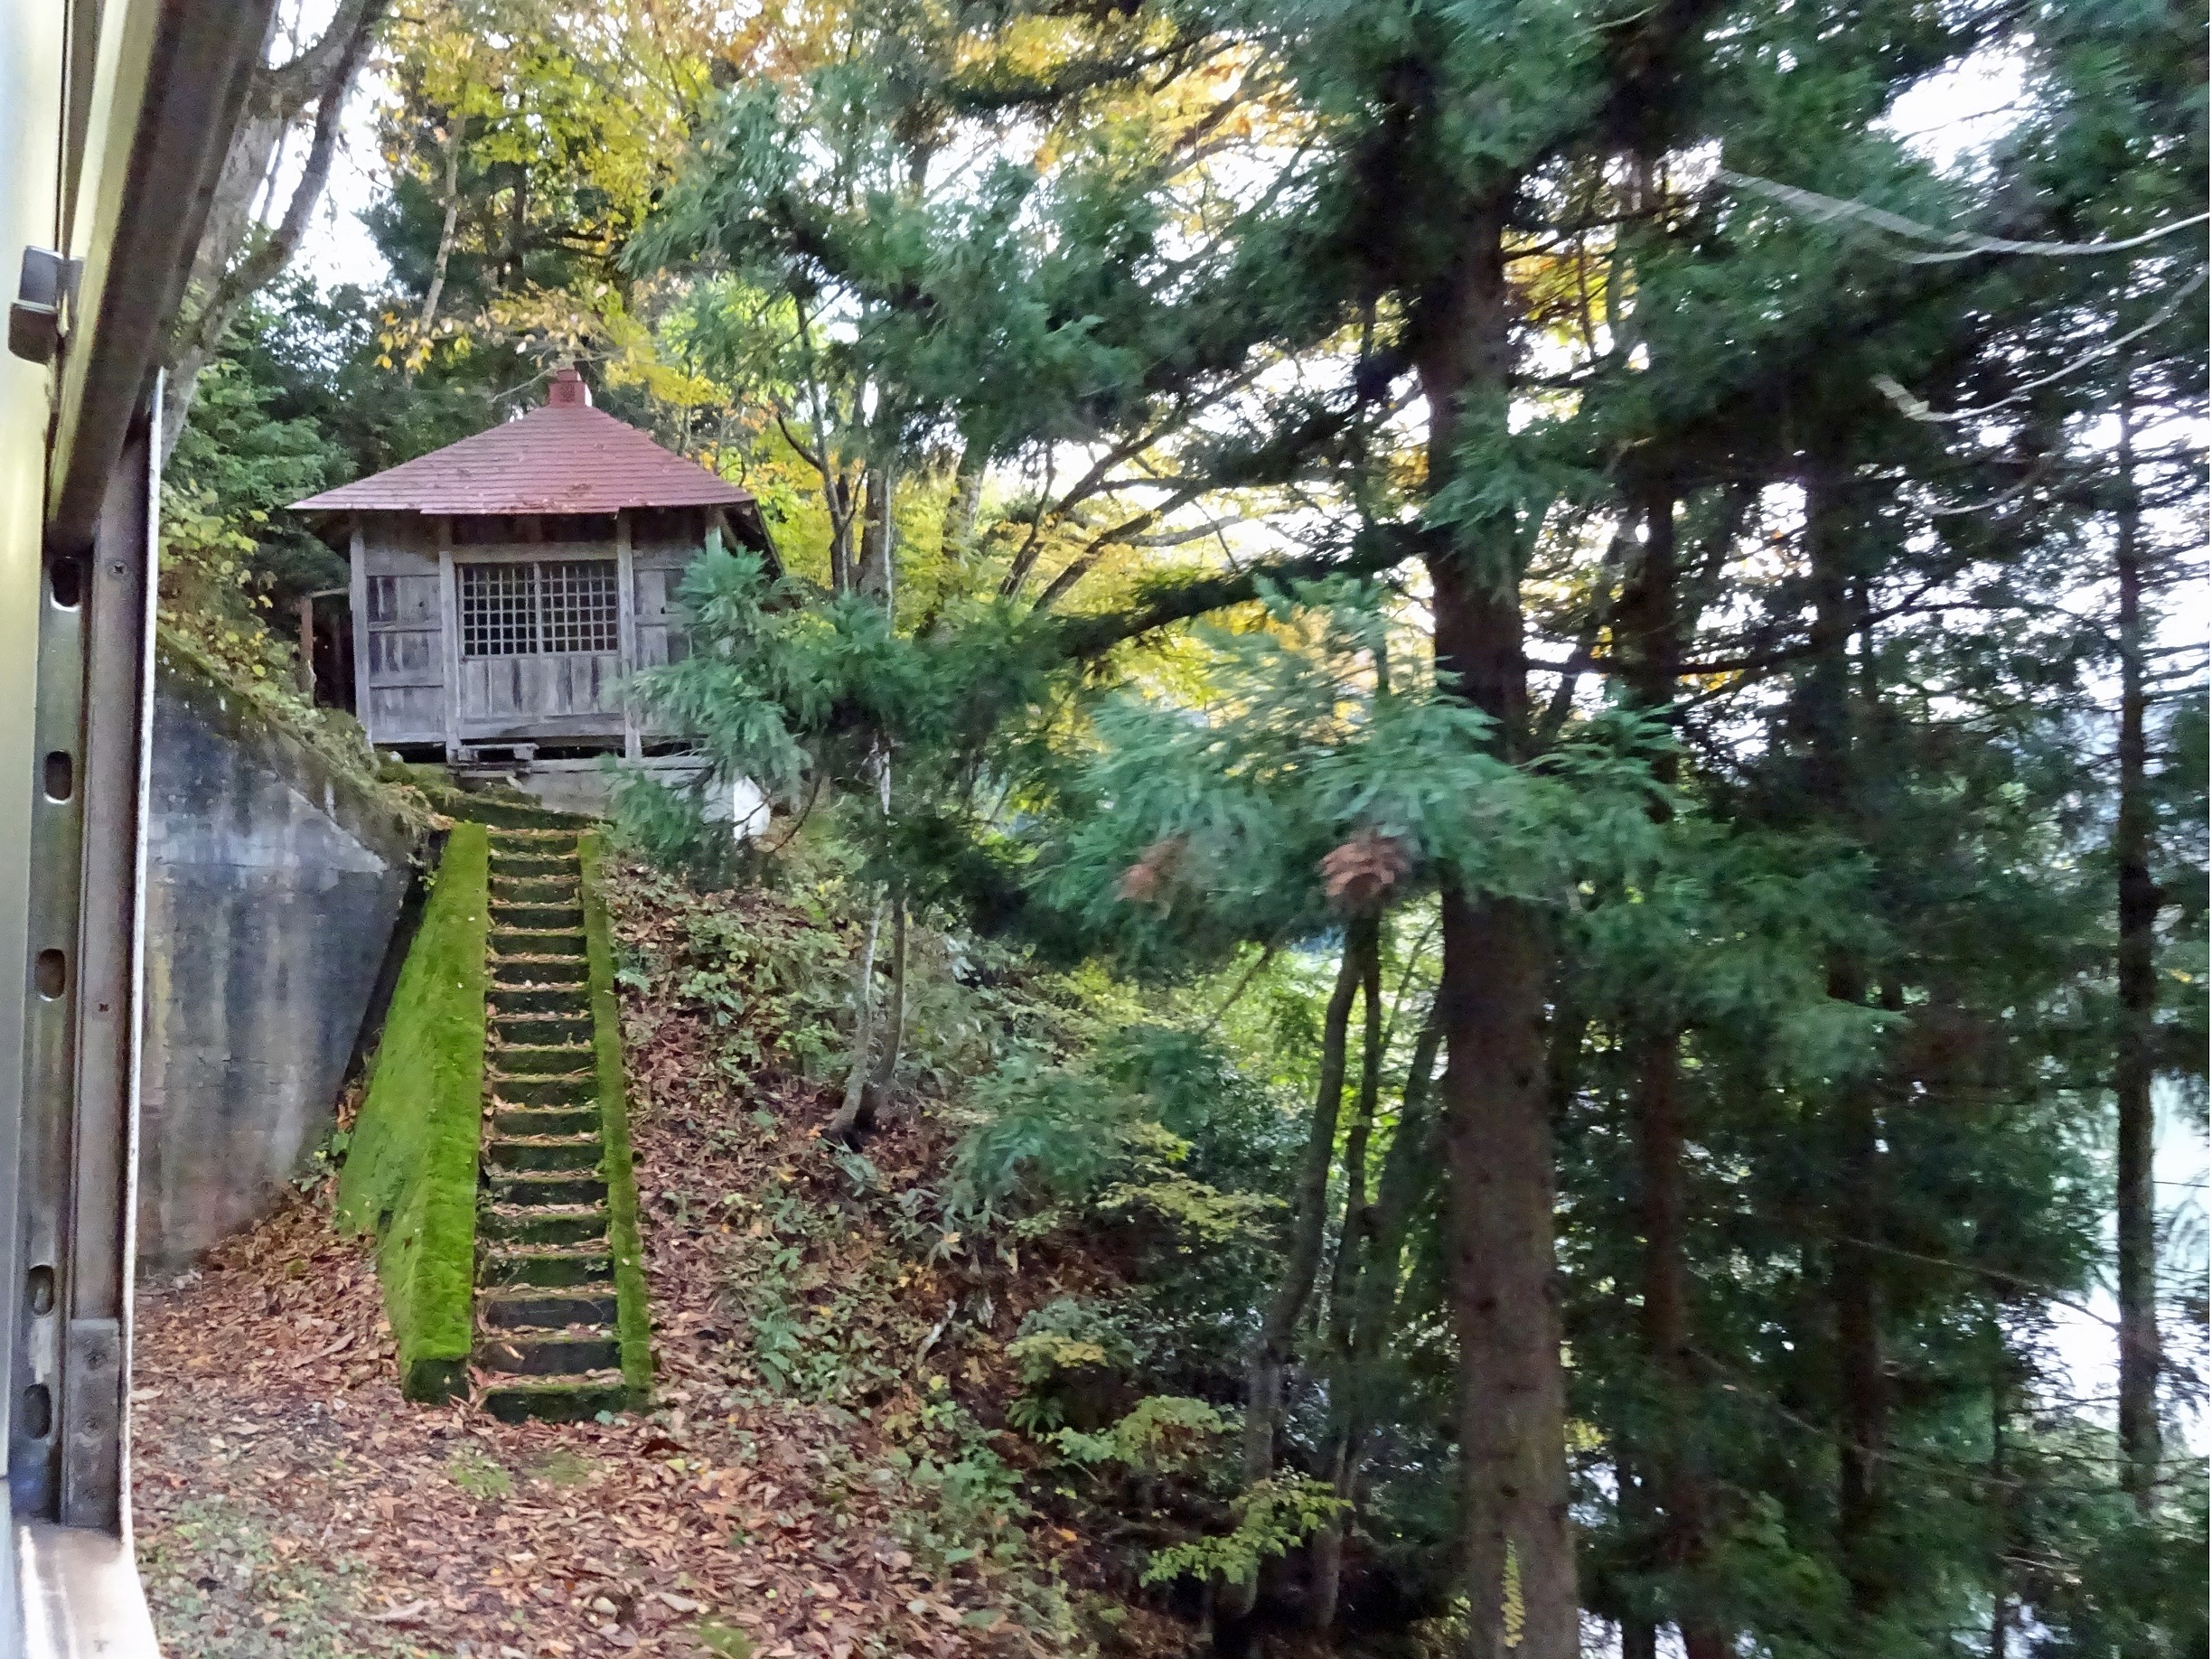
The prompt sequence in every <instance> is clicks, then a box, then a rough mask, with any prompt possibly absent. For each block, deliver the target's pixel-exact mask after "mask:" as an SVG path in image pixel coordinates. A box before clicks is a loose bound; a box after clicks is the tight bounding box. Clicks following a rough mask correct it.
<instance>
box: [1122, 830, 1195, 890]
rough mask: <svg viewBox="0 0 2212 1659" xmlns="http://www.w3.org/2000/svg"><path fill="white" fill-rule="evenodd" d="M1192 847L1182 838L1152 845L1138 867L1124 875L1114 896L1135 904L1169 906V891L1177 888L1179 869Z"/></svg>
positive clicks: (1173, 836)
mask: <svg viewBox="0 0 2212 1659" xmlns="http://www.w3.org/2000/svg"><path fill="white" fill-rule="evenodd" d="M1189 844H1190V838H1189V837H1188V836H1181V835H1171V836H1167V837H1166V838H1164V839H1160V840H1158V841H1155V842H1153V843H1152V845H1151V846H1149V847H1148V848H1145V849H1144V855H1143V856H1142V857H1141V858H1139V859H1138V860H1137V862H1136V863H1134V864H1132V865H1130V866H1129V868H1128V869H1126V870H1124V871H1122V872H1121V880H1120V885H1119V886H1116V887H1115V888H1114V892H1115V894H1116V895H1118V896H1120V897H1121V898H1125V899H1127V900H1129V903H1130V904H1164V903H1166V902H1167V890H1168V888H1170V887H1172V886H1174V885H1175V876H1176V866H1177V865H1178V864H1180V863H1181V862H1182V860H1183V853H1184V849H1185V848H1187V847H1188V846H1189Z"/></svg>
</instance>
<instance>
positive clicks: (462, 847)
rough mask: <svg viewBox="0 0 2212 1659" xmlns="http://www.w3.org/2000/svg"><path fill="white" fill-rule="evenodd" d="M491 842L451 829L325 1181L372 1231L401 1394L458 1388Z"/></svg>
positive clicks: (469, 1319)
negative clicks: (339, 1154) (342, 1154)
mask: <svg viewBox="0 0 2212 1659" xmlns="http://www.w3.org/2000/svg"><path fill="white" fill-rule="evenodd" d="M490 867H491V855H490V842H489V839H488V838H487V836H486V834H485V831H484V828H483V825H482V824H472V823H456V824H455V826H454V827H453V829H452V830H451V831H450V832H449V833H448V835H447V837H446V841H445V853H444V856H443V857H442V858H440V859H439V861H438V867H437V872H436V876H435V878H434V882H433V886H432V887H431V892H430V899H429V903H428V904H426V905H425V906H424V909H423V916H422V923H421V926H420V928H419V929H418V931H417V933H416V935H415V942H414V943H413V944H412V945H411V946H410V947H409V949H408V959H407V962H406V964H405V965H404V966H403V967H402V968H401V969H400V970H399V982H398V987H397V988H396V989H394V991H393V993H392V1003H391V1010H390V1012H389V1014H388V1015H387V1016H386V1017H385V1021H384V1036H383V1040H382V1041H381V1042H380V1043H379V1044H378V1045H377V1054H376V1063H375V1069H374V1070H373V1071H372V1072H371V1073H370V1079H369V1092H368V1093H367V1095H366V1097H365V1098H364V1099H363V1101H362V1102H361V1116H360V1118H359V1120H357V1121H356V1122H355V1124H354V1128H353V1139H352V1142H351V1146H350V1147H349V1148H347V1154H346V1161H345V1167H344V1169H343V1170H342V1172H341V1173H340V1175H339V1179H338V1209H337V1215H338V1221H339V1223H340V1225H341V1226H342V1227H345V1228H348V1229H350V1230H351V1231H354V1232H358V1233H375V1235H376V1242H377V1277H378V1279H380V1281H381V1282H382V1284H383V1287H384V1310H385V1313H386V1315H387V1316H388V1317H389V1318H390V1320H391V1327H392V1335H393V1336H394V1338H395V1339H396V1340H397V1342H398V1349H399V1374H400V1383H401V1387H402V1389H403V1390H404V1391H405V1392H406V1393H407V1396H408V1398H409V1399H410V1400H440V1399H445V1398H448V1397H450V1396H451V1395H453V1394H455V1393H456V1392H460V1391H461V1390H462V1389H464V1387H465V1386H466V1376H465V1368H466V1365H467V1361H468V1354H469V1347H470V1344H471V1341H472V1340H473V1336H474V1317H473V1316H474V1308H475V1294H474V1293H475V1269H476V1158H477V1139H478V1135H479V1130H480V1119H481V1116H482V1111H483V1054H484V984H485V977H484V976H485V970H484V941H485V936H486V934H487V933H488V931H489V929H490V926H491V898H490Z"/></svg>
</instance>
